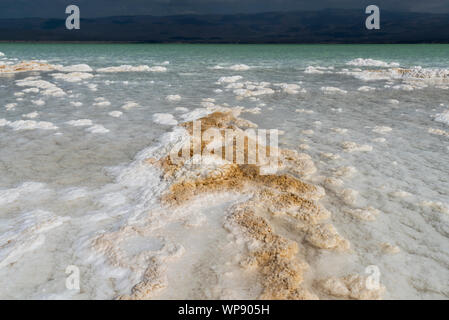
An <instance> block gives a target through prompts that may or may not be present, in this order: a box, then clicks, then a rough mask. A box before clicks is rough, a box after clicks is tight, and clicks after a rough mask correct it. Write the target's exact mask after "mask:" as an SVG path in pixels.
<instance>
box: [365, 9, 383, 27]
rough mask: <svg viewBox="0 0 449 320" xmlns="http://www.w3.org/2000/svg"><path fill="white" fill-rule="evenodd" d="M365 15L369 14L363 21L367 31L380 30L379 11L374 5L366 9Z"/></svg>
mask: <svg viewBox="0 0 449 320" xmlns="http://www.w3.org/2000/svg"><path fill="white" fill-rule="evenodd" d="M365 13H366V14H369V17H368V18H366V20H365V26H366V28H367V29H368V30H373V29H375V30H379V29H380V9H379V7H378V6H376V5H370V6H368V7H366V9H365Z"/></svg>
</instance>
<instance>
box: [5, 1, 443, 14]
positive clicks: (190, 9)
mask: <svg viewBox="0 0 449 320" xmlns="http://www.w3.org/2000/svg"><path fill="white" fill-rule="evenodd" d="M70 4H76V5H78V6H79V7H80V10H81V17H84V18H87V17H101V16H118V15H175V14H185V13H195V14H205V13H206V14H207V13H254V12H266V11H292V10H295V11H302V10H320V9H325V8H352V9H360V10H364V8H365V7H366V6H367V5H369V4H376V5H378V6H379V7H380V8H381V10H394V11H414V12H434V13H443V12H445V13H449V0H370V1H365V0H0V18H23V17H46V18H48V17H53V18H58V17H59V18H65V16H66V15H65V7H66V6H68V5H70Z"/></svg>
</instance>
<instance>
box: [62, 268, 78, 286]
mask: <svg viewBox="0 0 449 320" xmlns="http://www.w3.org/2000/svg"><path fill="white" fill-rule="evenodd" d="M65 273H66V274H68V276H67V278H66V279H65V287H66V288H67V289H68V290H76V291H78V292H79V291H80V269H79V268H78V267H77V266H74V265H70V266H67V268H66V269H65Z"/></svg>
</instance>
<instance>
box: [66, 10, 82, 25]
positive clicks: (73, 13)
mask: <svg viewBox="0 0 449 320" xmlns="http://www.w3.org/2000/svg"><path fill="white" fill-rule="evenodd" d="M65 13H66V14H69V16H68V17H67V19H66V20H65V27H66V28H67V29H68V30H73V29H76V30H79V29H80V8H79V7H78V6H75V5H73V4H71V5H70V6H68V7H67V8H66V9H65Z"/></svg>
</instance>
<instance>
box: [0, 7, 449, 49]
mask: <svg viewBox="0 0 449 320" xmlns="http://www.w3.org/2000/svg"><path fill="white" fill-rule="evenodd" d="M366 18H367V15H366V14H365V13H364V12H363V11H360V10H331V9H329V10H323V11H309V12H289V13H285V12H282V13H280V12H271V13H258V14H234V15H177V16H164V17H158V16H123V17H107V18H93V19H81V29H80V30H67V29H66V28H65V20H64V19H42V18H26V19H1V20H0V40H2V41H117V42H161V43H165V42H187V43H448V42H449V14H430V13H402V12H386V11H382V12H381V29H380V30H367V29H366V28H365V19H366Z"/></svg>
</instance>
